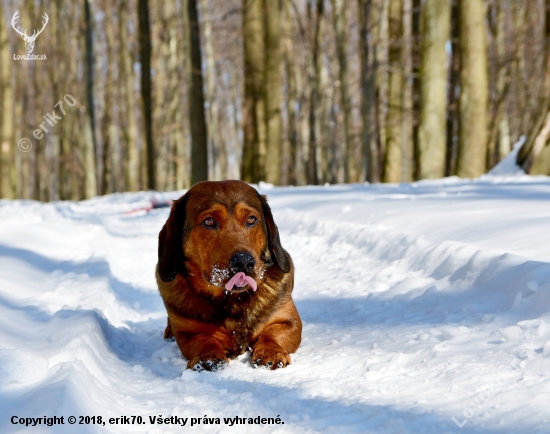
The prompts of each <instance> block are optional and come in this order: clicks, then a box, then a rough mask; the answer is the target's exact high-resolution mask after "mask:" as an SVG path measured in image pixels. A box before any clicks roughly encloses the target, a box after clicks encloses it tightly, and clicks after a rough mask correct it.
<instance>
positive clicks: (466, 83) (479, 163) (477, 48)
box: [457, 0, 489, 178]
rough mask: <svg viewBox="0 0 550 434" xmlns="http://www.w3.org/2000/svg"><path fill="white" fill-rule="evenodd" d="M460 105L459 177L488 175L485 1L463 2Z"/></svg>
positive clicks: (460, 3) (469, 0) (467, 0)
mask: <svg viewBox="0 0 550 434" xmlns="http://www.w3.org/2000/svg"><path fill="white" fill-rule="evenodd" d="M458 5H459V9H460V12H459V14H460V16H459V24H460V42H459V43H460V102H459V132H458V161H457V175H458V176H461V177H465V178H474V177H477V176H480V175H482V174H483V173H485V168H486V160H487V128H488V123H487V108H488V107H487V103H488V89H489V83H488V77H487V73H488V71H487V45H486V40H485V25H484V17H485V13H484V9H483V0H460V1H459V3H458Z"/></svg>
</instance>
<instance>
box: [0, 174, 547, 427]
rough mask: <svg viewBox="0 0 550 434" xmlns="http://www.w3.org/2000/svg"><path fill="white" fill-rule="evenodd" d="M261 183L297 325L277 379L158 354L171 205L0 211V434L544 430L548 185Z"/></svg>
mask: <svg viewBox="0 0 550 434" xmlns="http://www.w3.org/2000/svg"><path fill="white" fill-rule="evenodd" d="M268 187H269V186H263V188H262V189H261V190H262V193H265V194H267V195H268V197H269V201H270V203H271V206H272V208H273V210H274V215H275V220H276V222H277V224H278V226H279V229H280V231H281V238H282V242H283V245H284V246H285V248H286V249H287V250H288V251H289V252H290V253H291V255H292V257H293V259H294V262H295V265H296V284H295V289H294V299H295V301H296V304H297V307H298V310H299V312H300V315H301V317H302V320H303V322H304V331H303V343H302V345H301V347H300V348H299V350H298V352H297V353H296V354H294V355H293V356H292V359H293V363H292V365H290V366H289V367H288V368H287V369H282V370H277V371H274V372H270V371H265V370H257V369H253V368H252V366H251V364H250V356H249V355H248V354H247V355H244V356H242V357H240V358H239V359H237V360H234V361H232V362H231V364H230V365H229V367H228V368H227V369H225V370H223V371H221V372H217V373H210V372H202V373H197V372H193V371H190V370H185V361H184V359H183V358H182V356H181V354H180V352H179V350H178V348H177V347H176V344H175V343H173V342H165V341H164V340H163V339H162V331H163V329H164V325H165V321H166V314H165V311H164V308H163V305H162V302H161V299H160V297H159V295H158V293H157V290H156V285H155V282H154V266H155V263H156V248H157V236H158V232H159V230H160V228H161V226H162V225H163V223H164V222H165V220H166V218H167V216H168V209H158V210H154V211H152V212H150V213H148V214H145V213H142V214H140V213H138V214H132V215H125V214H124V213H125V211H128V210H132V209H135V208H139V207H141V206H144V205H146V204H147V202H148V200H149V199H150V195H149V194H148V193H137V194H115V195H110V196H106V197H101V198H97V199H94V200H90V201H86V202H79V203H74V202H57V203H51V204H40V203H36V202H30V201H27V202H25V201H15V202H10V201H0V432H1V433H7V432H28V433H59V432H67V433H74V432H84V433H87V432H93V433H96V432H97V433H110V432H113V433H117V432H132V433H133V432H150V433H165V432H183V431H190V432H238V433H241V432H242V433H247V432H250V433H257V432H262V433H263V432H276V433H309V432H327V433H329V432H330V433H348V432H357V433H419V432H426V433H438V434H439V433H446V432H449V433H458V432H460V433H466V432H489V433H538V432H540V433H543V432H550V406H549V405H548V403H549V401H550V363H549V362H550V179H549V178H545V177H537V178H533V177H527V176H518V177H509V178H505V177H494V176H487V177H483V178H481V179H478V180H474V181H467V180H460V179H456V178H448V179H445V180H440V181H430V182H419V183H415V184H403V185H353V186H331V187H304V188H292V187H289V188H268ZM181 193H182V192H174V193H170V194H168V195H167V196H168V197H172V198H176V197H179V196H180V195H181ZM13 416H16V417H17V418H16V419H12V417H13ZM44 416H46V417H53V416H58V417H61V416H63V417H64V422H65V424H64V425H56V426H53V427H47V426H45V425H43V424H42V425H37V426H34V427H27V428H25V426H24V425H20V424H12V422H11V421H12V420H15V421H23V422H24V419H19V418H40V417H44ZM69 416H75V417H77V425H70V424H68V417H69ZM79 416H90V417H93V416H96V417H97V416H101V417H102V422H106V423H105V425H103V424H102V423H101V424H99V425H98V424H93V423H92V420H89V421H90V424H84V425H79V424H78V422H79ZM122 416H129V417H131V416H141V417H142V418H143V422H144V423H143V424H141V425H128V424H126V425H121V424H119V425H114V424H110V423H109V419H110V418H117V417H119V418H120V417H122ZM154 416H156V417H160V416H162V418H166V417H171V416H177V417H179V418H183V419H185V418H187V421H186V425H185V427H181V426H180V425H166V424H163V425H159V424H151V423H150V419H149V417H154ZM205 416H207V417H208V418H210V421H208V420H206V422H208V423H207V424H205V419H204V417H205ZM235 416H239V417H241V418H243V417H244V418H256V417H258V416H260V417H265V418H274V419H276V418H277V417H279V418H280V420H281V421H283V422H284V424H282V423H281V424H278V425H277V424H275V425H250V424H248V423H247V424H241V425H238V426H235V425H234V426H233V427H232V428H229V426H228V425H229V424H230V422H229V421H228V422H227V424H226V422H225V421H224V418H232V420H233V421H234V418H235ZM192 418H195V419H194V420H193V421H192ZM215 418H219V420H220V424H216V423H215V422H216V420H215ZM172 420H173V421H174V419H172ZM197 420H200V425H198V424H197ZM95 421H96V422H97V419H96V420H95ZM119 422H120V420H119ZM181 422H182V420H179V423H181ZM192 422H193V426H191V423H192ZM212 422H214V423H212ZM247 422H248V419H247ZM42 423H43V419H42Z"/></svg>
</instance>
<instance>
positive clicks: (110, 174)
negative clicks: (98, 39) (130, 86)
mask: <svg viewBox="0 0 550 434" xmlns="http://www.w3.org/2000/svg"><path fill="white" fill-rule="evenodd" d="M105 7H106V8H109V5H107V4H106V5H105ZM105 12H106V13H107V16H106V18H105V27H104V28H105V36H106V42H107V53H106V57H107V65H106V68H107V71H106V72H107V73H106V77H105V89H104V98H105V100H104V105H105V109H104V110H105V111H104V113H103V125H102V133H103V134H102V135H103V168H102V169H103V170H102V176H101V193H102V194H108V193H111V192H112V191H113V186H114V179H113V178H114V177H115V176H116V175H117V172H116V171H115V170H114V167H113V160H112V155H111V154H112V153H113V148H114V146H115V142H114V141H113V128H114V127H115V122H114V121H113V117H114V113H113V108H112V105H113V101H116V98H114V89H113V81H114V73H113V68H114V65H115V57H114V53H115V49H114V43H115V40H114V35H113V26H112V24H111V18H110V16H111V14H110V13H109V12H110V11H109V10H106V11H105Z"/></svg>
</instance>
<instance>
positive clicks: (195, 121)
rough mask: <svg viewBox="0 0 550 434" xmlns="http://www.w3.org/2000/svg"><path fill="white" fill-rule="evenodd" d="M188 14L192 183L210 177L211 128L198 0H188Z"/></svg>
mask: <svg viewBox="0 0 550 434" xmlns="http://www.w3.org/2000/svg"><path fill="white" fill-rule="evenodd" d="M184 4H185V8H184V9H185V10H184V13H185V14H187V17H186V20H185V21H186V23H187V26H186V27H187V29H186V31H187V45H186V46H187V56H186V64H187V72H188V79H187V80H188V95H187V101H188V103H189V124H190V125H189V126H190V129H191V184H195V183H197V182H200V181H206V180H207V179H208V132H207V130H206V119H205V115H204V94H203V81H202V61H201V43H200V29H199V16H198V12H197V1H196V0H185V1H184Z"/></svg>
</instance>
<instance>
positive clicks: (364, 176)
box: [358, 0, 374, 182]
mask: <svg viewBox="0 0 550 434" xmlns="http://www.w3.org/2000/svg"><path fill="white" fill-rule="evenodd" d="M371 4H372V0H358V9H359V50H360V55H361V121H362V126H361V171H360V172H359V178H360V179H359V180H366V181H369V182H372V173H373V167H372V165H373V163H374V161H373V158H372V152H371V141H372V106H373V103H374V73H373V71H372V69H371V65H370V53H369V36H368V35H369V31H370V25H371V24H370V10H371Z"/></svg>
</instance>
